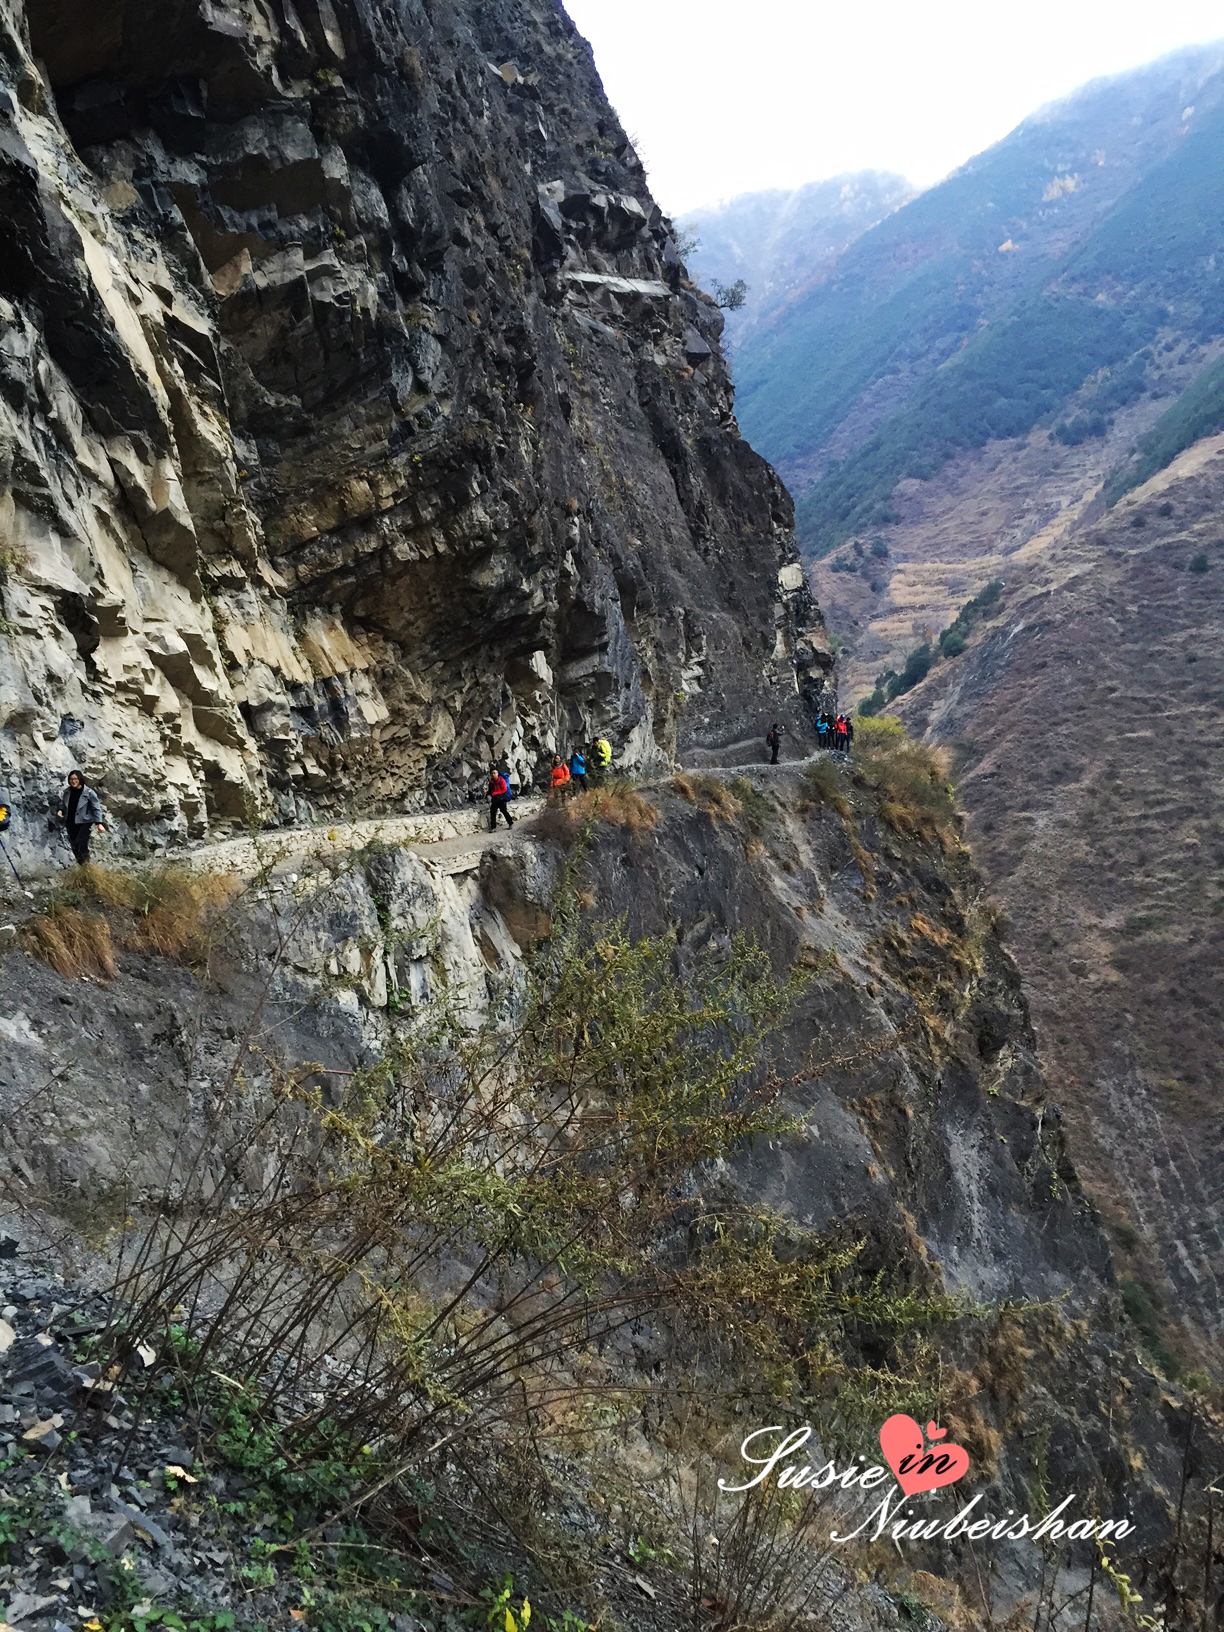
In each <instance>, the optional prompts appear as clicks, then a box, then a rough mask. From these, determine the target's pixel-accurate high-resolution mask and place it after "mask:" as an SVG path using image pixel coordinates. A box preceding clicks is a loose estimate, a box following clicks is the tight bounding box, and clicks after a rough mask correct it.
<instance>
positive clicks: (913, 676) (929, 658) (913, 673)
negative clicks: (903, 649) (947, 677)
mask: <svg viewBox="0 0 1224 1632" xmlns="http://www.w3.org/2000/svg"><path fill="white" fill-rule="evenodd" d="M934 661H935V657H934V654H933V653H932V651H931V648H930V646H929V645H927V644H926V643H925V642H924V643H923V644H922V645H921V646H915V648H914V650H913V651H912V652H911V653H910V654H909V656H908V657H907V658H906V660H905V667H904V668H903V669H902V670H901V673H900V674H895V675H894V676H893V677H892V679H891V680H890V681H889V682H888V685H887V686H886V687H885V691H886V693H887V696H888V701H889V702H890V703H891V702H892V700H893V698H894V697H902V696H904V695H905V693H906V692H907V691H913V689H914V687H915V686H916V685H918V683H919V682H920V681H922V680H925V679H926V677H927V675H928V674H929V673H930V672H931V664H932V663H933V662H934Z"/></svg>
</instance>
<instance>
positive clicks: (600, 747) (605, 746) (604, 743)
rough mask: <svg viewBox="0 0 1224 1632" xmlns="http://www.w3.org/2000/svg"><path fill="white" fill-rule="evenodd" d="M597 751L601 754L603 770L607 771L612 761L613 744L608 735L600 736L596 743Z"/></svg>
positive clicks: (600, 761)
mask: <svg viewBox="0 0 1224 1632" xmlns="http://www.w3.org/2000/svg"><path fill="white" fill-rule="evenodd" d="M595 752H596V753H597V754H598V755H599V764H600V768H601V770H605V771H606V770H607V768H608V766H609V765H610V764H611V763H612V744H611V743H610V742H609V741H608V739H607V738H606V737H600V739H599V741H598V742H597V743H596V744H595Z"/></svg>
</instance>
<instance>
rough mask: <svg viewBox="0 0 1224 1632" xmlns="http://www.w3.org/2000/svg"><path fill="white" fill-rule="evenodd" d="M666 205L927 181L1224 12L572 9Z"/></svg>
mask: <svg viewBox="0 0 1224 1632" xmlns="http://www.w3.org/2000/svg"><path fill="white" fill-rule="evenodd" d="M564 3H565V6H566V9H567V11H568V12H569V14H570V16H571V17H572V18H573V19H574V22H575V23H576V24H577V25H578V27H579V28H580V29H581V30H582V32H583V33H584V34H585V35H586V37H587V39H588V40H590V42H591V44H592V46H593V47H594V49H595V61H596V63H597V64H598V67H599V70H600V73H601V74H602V75H603V81H604V85H605V87H606V89H607V92H608V95H609V97H610V99H611V101H612V102H613V104H614V105H615V107H616V109H617V112H618V113H619V114H620V116H621V119H622V121H623V123H624V125H625V128H626V129H627V130H628V131H629V133H630V134H631V135H632V136H633V137H635V138H636V140H637V144H638V151H639V152H640V154H641V156H642V159H643V161H644V162H645V164H646V166H647V169H648V170H649V173H650V180H651V186H652V189H653V191H654V193H655V196H656V198H658V200H659V202H660V203H661V204H662V205H663V208H664V209H665V210H667V211H669V212H671V213H674V214H680V213H683V212H685V211H688V210H691V209H694V208H695V207H696V206H698V205H702V204H710V203H713V202H715V201H716V200H718V199H720V198H731V197H734V195H735V194H737V193H744V192H755V191H757V190H759V189H761V188H766V187H795V186H799V185H800V184H801V183H803V182H805V181H819V180H821V179H823V178H824V177H826V176H834V175H838V174H840V173H841V172H843V171H846V170H867V169H873V170H894V171H898V172H899V173H900V174H901V175H904V176H907V177H908V178H909V179H910V180H911V181H914V182H917V183H919V184H920V185H923V186H926V185H929V184H930V183H931V182H934V181H938V180H939V179H940V177H942V176H945V175H947V173H948V171H949V170H953V169H955V168H956V166H957V165H958V164H962V163H963V162H964V161H965V160H966V159H967V158H969V157H971V156H972V155H973V154H974V153H978V152H980V151H981V150H982V149H983V148H984V147H988V146H990V144H991V143H992V142H995V141H998V139H999V138H1000V137H1001V136H1004V135H1006V133H1007V132H1008V131H1009V130H1011V129H1012V128H1013V127H1014V126H1015V125H1017V124H1019V122H1020V121H1021V119H1023V118H1024V117H1025V115H1026V114H1029V113H1032V112H1033V110H1034V109H1035V108H1038V107H1040V106H1041V104H1042V103H1043V102H1049V101H1052V100H1053V99H1054V98H1055V97H1059V96H1064V95H1066V93H1067V92H1068V91H1072V90H1074V89H1075V87H1076V86H1077V85H1082V84H1083V83H1084V81H1085V80H1089V79H1095V78H1096V77H1097V76H1098V75H1101V74H1113V73H1118V72H1120V71H1122V70H1123V69H1126V68H1134V67H1138V66H1139V65H1140V64H1141V63H1144V62H1149V61H1151V60H1152V59H1153V58H1154V57H1158V56H1162V55H1163V54H1164V53H1165V52H1167V51H1171V50H1174V49H1175V48H1176V47H1177V46H1179V45H1189V44H1193V43H1196V42H1202V41H1208V40H1214V39H1217V38H1220V37H1221V36H1224V8H1222V7H1221V5H1220V0H1023V3H1021V4H1017V3H1015V0H1012V3H1010V4H1008V3H1006V0H564Z"/></svg>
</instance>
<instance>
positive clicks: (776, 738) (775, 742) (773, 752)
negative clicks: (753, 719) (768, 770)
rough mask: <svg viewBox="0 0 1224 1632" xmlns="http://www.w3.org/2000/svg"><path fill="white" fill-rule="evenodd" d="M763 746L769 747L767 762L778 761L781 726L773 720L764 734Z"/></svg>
mask: <svg viewBox="0 0 1224 1632" xmlns="http://www.w3.org/2000/svg"><path fill="white" fill-rule="evenodd" d="M765 746H766V747H767V748H768V749H769V763H770V764H771V765H776V764H777V763H778V750H779V749H780V748H781V746H782V727H781V726H780V725H779V724H778V723H777V722H776V721H775V722H774V724H773V725H771V726H770V728H769V730H768V731H767V732H766V735H765Z"/></svg>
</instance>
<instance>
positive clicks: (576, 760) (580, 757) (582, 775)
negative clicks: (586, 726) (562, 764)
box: [569, 748, 587, 793]
mask: <svg viewBox="0 0 1224 1632" xmlns="http://www.w3.org/2000/svg"><path fill="white" fill-rule="evenodd" d="M586 767H587V762H586V755H585V754H584V753H583V751H582V749H581V748H575V749H574V751H573V753H572V754H571V755H570V762H569V772H570V784H571V786H573V787H579V788H581V789H582V791H583V793H585V792H586V785H587V779H586Z"/></svg>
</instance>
